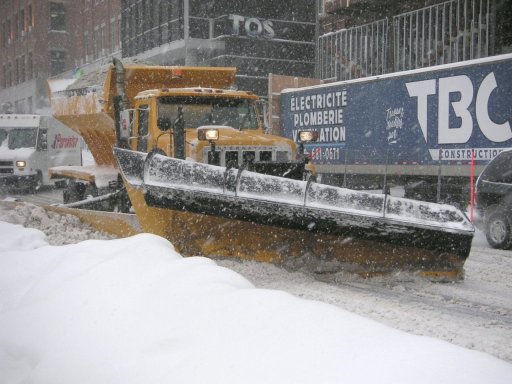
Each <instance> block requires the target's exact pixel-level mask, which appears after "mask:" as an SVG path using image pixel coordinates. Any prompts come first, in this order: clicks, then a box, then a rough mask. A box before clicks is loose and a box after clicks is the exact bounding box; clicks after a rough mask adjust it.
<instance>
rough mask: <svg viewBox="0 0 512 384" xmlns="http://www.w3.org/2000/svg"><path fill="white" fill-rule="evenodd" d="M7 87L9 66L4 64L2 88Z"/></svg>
mask: <svg viewBox="0 0 512 384" xmlns="http://www.w3.org/2000/svg"><path fill="white" fill-rule="evenodd" d="M6 87H7V67H6V66H5V64H4V65H2V88H6Z"/></svg>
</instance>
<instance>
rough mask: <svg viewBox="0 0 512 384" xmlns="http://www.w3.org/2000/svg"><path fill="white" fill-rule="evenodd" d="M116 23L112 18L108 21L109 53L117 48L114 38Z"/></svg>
mask: <svg viewBox="0 0 512 384" xmlns="http://www.w3.org/2000/svg"><path fill="white" fill-rule="evenodd" d="M116 27H117V23H116V18H115V17H114V18H112V19H110V52H115V51H116V48H117V41H116V36H117V32H116V30H117V28H116Z"/></svg>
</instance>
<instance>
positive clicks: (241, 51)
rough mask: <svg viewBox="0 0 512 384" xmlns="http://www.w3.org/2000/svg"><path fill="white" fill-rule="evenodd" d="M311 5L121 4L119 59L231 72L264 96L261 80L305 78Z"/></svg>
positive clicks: (193, 0) (173, 0)
mask: <svg viewBox="0 0 512 384" xmlns="http://www.w3.org/2000/svg"><path fill="white" fill-rule="evenodd" d="M316 7H317V2H316V1H315V0H283V1H281V2H279V6H276V2H275V1H272V0H260V1H242V0H238V1H236V0H235V1H234V0H216V1H205V0H123V2H122V55H123V57H132V56H138V57H140V58H143V59H146V60H148V61H151V62H154V63H156V64H165V65H193V66H234V67H237V69H238V72H237V86H238V88H240V89H244V90H250V91H253V92H255V93H256V94H258V95H260V96H266V95H267V87H268V74H269V73H274V74H283V75H290V76H304V77H312V76H313V75H314V65H315V37H316V14H317V12H316Z"/></svg>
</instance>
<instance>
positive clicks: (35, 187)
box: [28, 171, 43, 194]
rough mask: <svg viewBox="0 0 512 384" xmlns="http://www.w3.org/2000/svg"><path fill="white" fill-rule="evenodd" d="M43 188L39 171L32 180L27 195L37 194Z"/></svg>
mask: <svg viewBox="0 0 512 384" xmlns="http://www.w3.org/2000/svg"><path fill="white" fill-rule="evenodd" d="M42 186H43V173H42V172H41V171H37V174H36V177H35V178H34V181H33V183H31V186H30V187H29V189H28V192H29V193H34V194H35V193H37V192H38V191H40V190H41V187H42Z"/></svg>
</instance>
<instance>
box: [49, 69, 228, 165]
mask: <svg viewBox="0 0 512 384" xmlns="http://www.w3.org/2000/svg"><path fill="white" fill-rule="evenodd" d="M235 72H236V69H235V68H207V67H169V66H145V65H126V66H125V89H126V96H127V99H128V103H129V107H130V108H133V101H134V99H135V96H136V95H137V94H138V93H139V92H142V91H145V90H150V89H165V88H189V87H209V88H227V87H229V86H231V85H233V84H234V82H235ZM57 81H59V82H61V83H62V80H57ZM57 89H58V88H56V87H52V80H50V81H49V93H50V104H51V107H52V110H53V115H54V116H55V117H56V118H57V119H58V120H60V121H61V122H63V123H64V124H66V125H67V126H68V127H70V128H71V129H73V130H74V131H75V132H77V133H79V134H80V135H81V136H82V137H83V138H84V141H85V143H86V144H87V146H88V147H89V149H90V150H91V152H92V155H93V157H94V160H95V162H96V164H98V165H100V166H114V167H115V166H116V162H115V159H114V157H113V155H112V147H113V145H114V143H115V127H114V108H113V106H114V96H115V93H116V72H115V68H114V67H113V66H109V67H108V68H106V69H105V68H103V69H100V70H98V71H96V72H94V73H91V74H89V75H86V76H84V78H83V79H78V80H77V81H76V82H74V83H72V84H70V85H68V86H67V87H66V88H65V89H64V90H57Z"/></svg>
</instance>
